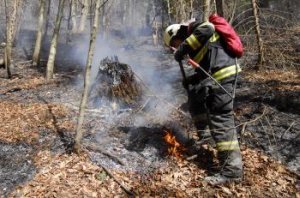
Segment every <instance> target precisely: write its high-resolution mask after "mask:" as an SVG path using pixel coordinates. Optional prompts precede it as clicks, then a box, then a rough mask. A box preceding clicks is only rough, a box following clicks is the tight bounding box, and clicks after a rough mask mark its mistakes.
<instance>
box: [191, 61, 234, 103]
mask: <svg viewBox="0 0 300 198" xmlns="http://www.w3.org/2000/svg"><path fill="white" fill-rule="evenodd" d="M187 62H188V64H190V65H192V66H193V67H194V68H199V69H200V70H201V71H203V72H204V73H205V75H207V76H208V77H209V78H210V79H212V80H213V81H214V82H215V83H216V84H217V85H218V86H219V87H220V88H221V89H223V90H224V91H225V93H226V94H227V95H228V96H230V98H231V99H234V96H232V95H231V94H230V93H229V92H228V91H227V90H226V89H225V88H224V87H223V86H222V85H221V84H220V83H219V82H218V81H217V80H216V79H215V78H214V77H212V76H211V75H210V74H209V73H208V72H207V71H205V69H203V68H202V67H201V66H200V65H199V64H198V63H196V62H195V61H193V60H192V59H190V58H189V59H188V61H187Z"/></svg>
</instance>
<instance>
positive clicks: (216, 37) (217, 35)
mask: <svg viewBox="0 0 300 198" xmlns="http://www.w3.org/2000/svg"><path fill="white" fill-rule="evenodd" d="M219 38H220V35H219V34H218V33H214V34H213V35H212V36H211V37H210V39H209V42H211V43H212V42H216V41H217V40H218V39H219Z"/></svg>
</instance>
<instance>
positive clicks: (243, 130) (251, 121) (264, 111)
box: [236, 106, 267, 135]
mask: <svg viewBox="0 0 300 198" xmlns="http://www.w3.org/2000/svg"><path fill="white" fill-rule="evenodd" d="M266 111H267V108H266V107H265V106H264V110H263V113H262V114H261V115H260V116H258V117H256V118H255V119H253V120H250V121H248V122H244V123H243V124H241V125H243V127H242V132H241V134H242V135H243V134H244V132H245V129H246V126H247V125H248V124H250V123H253V122H256V121H257V120H259V119H261V118H262V117H263V116H264V115H265V114H266ZM241 125H237V126H236V127H238V126H241Z"/></svg>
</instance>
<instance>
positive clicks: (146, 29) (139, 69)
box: [18, 0, 183, 126]
mask: <svg viewBox="0 0 300 198" xmlns="http://www.w3.org/2000/svg"><path fill="white" fill-rule="evenodd" d="M34 2H35V3H34ZM57 2H58V1H52V5H51V13H50V14H51V16H50V21H51V23H50V24H51V27H50V29H49V35H48V36H49V38H51V35H52V32H53V23H54V19H55V14H56V10H57ZM108 2H109V4H107V5H106V7H105V8H104V9H103V10H102V14H101V16H100V21H101V22H100V27H99V34H98V36H97V40H96V46H95V52H94V57H93V65H92V72H91V79H92V82H94V80H95V78H96V76H97V73H98V68H99V64H100V61H101V60H102V59H104V58H105V57H113V56H117V57H118V59H119V61H120V62H121V63H125V64H128V65H129V66H131V68H132V70H133V72H134V73H135V74H136V79H137V80H138V82H139V83H140V84H141V85H142V87H143V88H144V90H146V92H145V95H144V101H142V102H141V105H143V104H146V106H147V107H148V112H147V113H149V114H152V115H153V116H155V117H156V119H157V120H160V121H162V122H163V121H164V120H167V119H169V117H170V116H169V114H170V112H171V111H172V110H173V107H172V106H171V105H169V104H168V103H170V104H174V106H176V105H178V102H179V101H180V100H178V98H180V97H181V96H182V93H183V91H182V89H181V84H180V79H181V76H180V72H179V71H180V70H179V68H178V66H177V63H176V62H175V61H173V57H172V54H168V53H166V51H165V50H164V49H163V47H162V46H154V45H153V40H152V37H151V35H152V33H153V30H152V25H153V22H154V21H155V22H157V23H158V22H160V21H161V18H160V16H159V15H157V13H158V12H159V10H158V8H157V7H155V5H154V2H149V1H146V0H143V1H121V0H115V1H108ZM38 5H39V3H38V2H37V1H36V0H34V1H32V2H29V3H28V4H26V7H25V10H24V13H23V20H22V22H21V24H22V26H21V27H22V30H21V31H22V33H25V32H26V31H23V30H24V29H27V30H28V29H29V30H30V31H28V34H27V33H26V34H27V35H30V36H31V39H19V42H18V47H19V48H24V47H25V48H28V47H32V46H33V44H34V36H33V35H34V34H32V33H33V32H34V31H35V29H36V18H37V17H36V16H37V14H38ZM67 11H68V8H66V9H65V14H64V17H63V18H64V19H63V21H62V27H61V31H60V39H59V45H58V51H57V57H56V60H57V61H56V62H58V63H59V62H60V61H64V60H65V59H70V60H72V64H73V65H75V64H76V65H80V66H81V68H82V70H83V71H84V67H85V65H86V62H87V55H88V49H89V40H90V35H89V34H90V32H89V31H88V29H89V24H90V22H87V23H86V26H87V30H86V31H85V33H84V34H80V35H78V34H74V35H73V38H72V42H71V43H69V44H68V45H67V44H66V29H67V28H66V27H67V20H66V19H67V13H68V12H67ZM159 27H160V25H159ZM48 46H49V43H44V48H48ZM28 54H29V55H30V54H31V52H29V53H28ZM47 56H48V54H47V52H46V53H44V58H45V59H46V58H47ZM56 67H59V68H63V67H70V66H68V64H63V63H61V64H57V65H56ZM71 67H72V66H71ZM82 80H83V79H82V78H79V79H78V81H77V83H78V85H80V86H82ZM181 98H182V97H181ZM147 101H150V102H148V103H147ZM166 101H167V102H166ZM179 103H180V102H179ZM147 122H148V121H147V118H146V117H144V116H141V115H137V116H136V117H135V121H134V123H135V124H136V125H139V126H142V125H144V124H147Z"/></svg>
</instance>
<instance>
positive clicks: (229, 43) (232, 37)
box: [209, 14, 244, 58]
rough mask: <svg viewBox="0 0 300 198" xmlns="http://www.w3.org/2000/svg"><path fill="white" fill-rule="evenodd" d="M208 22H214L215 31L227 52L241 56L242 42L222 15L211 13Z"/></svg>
mask: <svg viewBox="0 0 300 198" xmlns="http://www.w3.org/2000/svg"><path fill="white" fill-rule="evenodd" d="M209 22H211V23H212V24H214V26H215V31H216V32H217V33H218V34H219V35H220V37H221V38H222V39H223V40H224V42H225V43H226V49H227V50H228V51H229V53H230V54H231V55H232V56H234V57H236V58H240V57H242V55H243V52H244V48H243V44H242V42H241V39H240V37H239V36H238V34H237V33H236V32H235V30H234V29H233V27H232V26H231V25H230V24H229V23H228V22H227V21H226V20H225V19H224V18H223V17H220V16H218V15H217V14H213V15H211V16H210V17H209Z"/></svg>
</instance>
